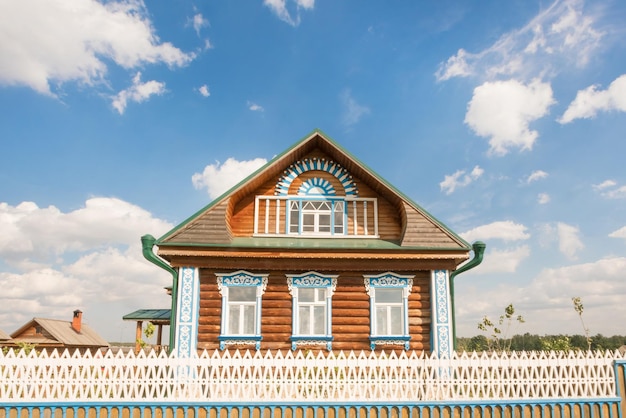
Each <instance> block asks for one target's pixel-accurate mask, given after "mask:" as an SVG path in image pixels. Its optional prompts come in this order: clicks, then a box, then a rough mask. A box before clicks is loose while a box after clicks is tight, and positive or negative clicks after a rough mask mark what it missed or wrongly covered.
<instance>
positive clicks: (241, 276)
mask: <svg viewBox="0 0 626 418" xmlns="http://www.w3.org/2000/svg"><path fill="white" fill-rule="evenodd" d="M216 276H217V287H218V290H219V292H220V294H221V295H222V321H221V334H220V336H219V340H220V350H224V349H225V348H226V346H227V345H248V344H254V345H255V347H256V349H257V350H258V349H259V348H260V345H261V297H262V296H263V293H264V292H265V288H266V287H267V275H254V274H252V273H248V272H246V271H238V272H235V273H232V274H225V273H217V274H216Z"/></svg>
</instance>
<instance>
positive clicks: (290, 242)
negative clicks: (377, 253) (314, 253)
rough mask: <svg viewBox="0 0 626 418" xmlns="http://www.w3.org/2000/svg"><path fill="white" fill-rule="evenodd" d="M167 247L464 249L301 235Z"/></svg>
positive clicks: (172, 244)
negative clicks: (305, 236) (303, 236)
mask: <svg viewBox="0 0 626 418" xmlns="http://www.w3.org/2000/svg"><path fill="white" fill-rule="evenodd" d="M167 246H168V247H190V248H293V249H315V248H319V249H368V250H398V251H410V250H420V251H459V252H464V251H466V250H465V249H464V248H459V247H432V246H430V247H424V246H422V247H418V246H415V247H410V246H400V245H399V244H398V243H397V242H394V241H386V240H380V239H358V238H302V237H293V238H292V237H285V238H282V237H253V238H246V237H235V238H233V240H232V242H230V243H228V244H217V243H216V244H205V243H202V244H196V243H176V242H173V243H172V242H168V243H167Z"/></svg>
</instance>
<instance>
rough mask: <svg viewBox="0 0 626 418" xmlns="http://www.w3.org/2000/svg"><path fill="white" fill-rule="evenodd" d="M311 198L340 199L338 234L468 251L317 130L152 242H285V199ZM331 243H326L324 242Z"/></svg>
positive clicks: (400, 246)
mask: <svg viewBox="0 0 626 418" xmlns="http://www.w3.org/2000/svg"><path fill="white" fill-rule="evenodd" d="M318 196H325V197H326V198H327V200H329V201H331V202H334V201H336V202H344V203H341V205H343V206H339V207H340V209H341V210H343V211H344V212H345V214H346V216H345V220H340V221H339V222H341V223H342V224H341V225H340V226H341V228H343V229H341V231H342V233H343V235H344V236H345V237H349V238H352V239H355V238H356V239H357V240H359V241H360V240H363V241H365V240H372V239H374V240H382V241H385V242H388V243H391V244H394V245H395V247H397V249H403V248H422V249H450V250H457V251H458V250H463V251H469V249H470V246H469V244H468V243H467V242H465V241H464V240H463V239H461V238H460V237H459V236H458V235H456V234H454V233H453V232H452V231H450V230H449V229H447V228H446V227H445V226H444V225H443V224H442V223H440V222H439V221H437V220H436V219H435V218H434V217H432V216H431V215H430V214H428V213H427V212H426V211H425V210H424V209H422V208H421V207H420V206H418V205H417V204H416V203H415V202H413V201H411V200H410V199H408V198H407V197H406V196H404V195H403V194H402V193H400V192H399V191H398V190H396V189H395V188H394V187H393V186H391V185H390V184H389V183H387V182H386V181H385V180H383V179H382V178H380V177H379V176H378V175H377V174H376V173H374V172H373V171H372V170H371V169H369V168H368V167H367V166H365V165H364V164H363V163H361V162H360V161H358V160H357V159H356V158H354V157H353V156H351V155H350V154H348V153H347V152H346V151H345V150H343V149H342V148H341V147H339V145H337V144H336V143H334V142H333V141H331V140H330V139H328V138H327V137H326V136H324V135H323V134H322V133H321V132H319V131H315V132H313V133H312V134H311V135H309V136H308V137H306V138H305V139H303V140H302V141H300V142H298V143H297V144H295V145H294V146H293V147H292V148H290V149H288V150H287V151H285V152H284V153H283V154H281V155H279V156H277V157H276V158H274V159H273V160H271V161H270V162H268V163H267V164H266V165H265V166H264V167H262V168H261V169H259V170H257V171H256V172H255V173H253V174H252V175H251V176H249V177H248V178H247V179H245V180H243V181H242V182H240V183H239V184H238V185H236V186H235V187H233V188H232V189H231V190H229V191H228V192H226V193H225V194H224V195H222V196H220V197H218V198H217V199H216V200H215V201H213V202H212V203H211V204H209V205H208V206H206V207H205V208H203V209H202V210H200V211H199V212H197V213H196V214H195V215H193V216H192V217H190V218H189V219H187V220H186V221H185V222H183V223H182V224H181V225H179V226H177V227H176V228H174V229H173V230H172V231H170V232H168V233H167V234H165V235H164V236H163V237H161V238H160V239H159V240H158V242H157V244H158V245H159V247H160V248H161V247H167V246H231V245H234V243H235V241H237V242H239V244H241V239H246V238H247V239H249V241H254V240H256V241H258V242H257V243H256V244H252V242H250V245H258V244H259V243H260V242H261V241H262V240H263V239H264V238H267V237H270V236H277V237H284V238H290V240H291V241H293V240H294V239H297V238H298V236H293V234H290V232H291V233H293V232H294V230H293V228H292V229H291V230H290V229H289V227H290V226H289V225H287V223H288V222H289V221H288V220H289V215H288V214H287V212H288V211H289V210H290V209H292V210H293V207H294V206H292V207H291V208H290V207H289V206H288V204H289V203H288V201H292V200H293V201H296V200H297V199H300V200H304V201H305V202H307V201H308V200H307V199H310V200H313V199H316V198H317V197H318ZM290 197H291V198H292V199H289V198H290ZM281 199H283V200H281ZM285 199H287V200H285ZM337 204H338V205H339V203H337ZM292 205H295V203H293V202H292ZM320 210H321V209H320ZM329 210H332V208H331V209H329ZM374 212H376V216H374V215H373V214H374ZM332 213H334V212H332ZM317 216H323V214H322V215H317ZM335 218H336V219H339V218H337V217H335ZM292 219H293V218H292ZM320 219H321V218H320ZM324 219H326V218H324ZM316 222H317V221H316ZM316 232H319V231H316ZM334 238H338V237H337V236H334ZM327 241H332V240H331V239H328V240H327ZM285 245H288V242H287V240H285ZM333 245H335V244H333V243H332V242H328V246H329V247H332V246H333ZM363 245H364V246H371V243H368V244H365V243H364V244H363Z"/></svg>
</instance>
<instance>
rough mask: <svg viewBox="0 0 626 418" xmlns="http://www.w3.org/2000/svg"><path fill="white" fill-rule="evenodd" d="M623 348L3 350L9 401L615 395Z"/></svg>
mask: <svg viewBox="0 0 626 418" xmlns="http://www.w3.org/2000/svg"><path fill="white" fill-rule="evenodd" d="M618 360H623V357H622V356H621V355H620V354H619V353H618V352H605V353H602V352H580V351H579V352H567V353H564V352H522V353H512V354H481V355H479V354H476V353H472V354H468V353H463V354H459V355H454V356H453V357H452V358H437V357H436V356H434V355H428V354H423V353H419V354H418V353H416V352H402V353H401V354H395V353H393V352H391V353H384V352H383V353H375V352H360V353H355V352H348V353H344V352H340V353H332V352H331V353H326V352H320V353H318V354H313V353H311V352H308V353H305V352H303V351H296V352H292V351H289V352H281V351H276V352H270V351H255V352H250V351H245V352H239V351H237V352H234V353H231V352H229V351H223V352H220V351H213V352H204V353H202V354H201V355H199V356H194V357H191V358H177V357H176V356H175V355H167V354H166V353H164V352H161V353H160V354H156V353H155V352H151V353H148V354H145V353H143V352H141V353H139V354H138V355H135V354H133V353H132V352H131V353H127V354H124V353H122V352H118V353H117V354H113V353H112V352H110V351H109V352H105V353H96V354H94V355H91V354H89V353H86V354H79V353H77V352H76V353H74V354H70V353H69V352H62V353H57V352H53V353H46V352H42V353H35V352H34V351H33V352H31V353H29V354H25V353H24V352H18V353H15V352H13V351H9V352H8V353H5V354H2V353H1V352H0V404H2V402H10V403H12V404H15V403H19V402H22V401H23V402H31V403H32V402H39V401H41V402H55V401H59V400H68V399H69V400H72V401H85V402H86V401H94V400H99V401H106V402H109V401H111V402H114V401H115V402H117V401H126V402H134V401H142V400H147V399H149V400H150V401H151V402H158V401H164V402H172V401H177V402H193V401H198V400H210V401H211V402H229V403H230V402H233V403H236V402H244V403H245V402H252V401H255V402H258V401H262V402H301V401H306V402H317V401H320V402H322V401H328V400H329V399H333V400H334V401H337V402H342V401H345V402H356V401H371V400H373V399H376V400H381V401H393V402H404V401H411V402H415V401H433V400H437V401H445V400H452V401H470V402H477V401H482V400H494V399H498V400H507V399H509V400H533V399H544V400H554V399H561V400H562V399H581V398H584V399H595V398H598V399H599V398H614V397H616V396H618V394H617V389H616V376H615V367H614V364H615V362H616V361H618Z"/></svg>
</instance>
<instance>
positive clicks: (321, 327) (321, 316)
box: [313, 306, 326, 335]
mask: <svg viewBox="0 0 626 418" xmlns="http://www.w3.org/2000/svg"><path fill="white" fill-rule="evenodd" d="M325 317H326V307H325V306H315V307H314V308H313V318H314V319H313V333H314V334H315V335H324V334H326V321H325Z"/></svg>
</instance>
